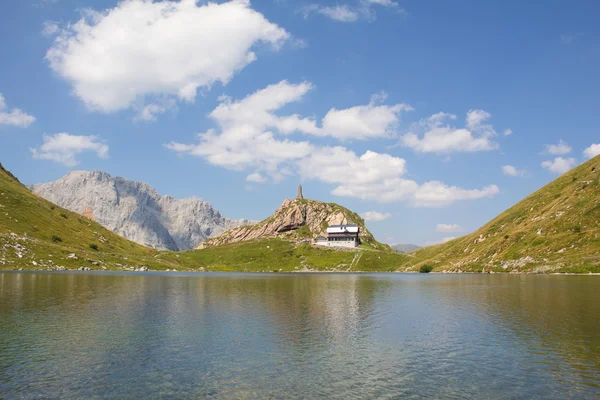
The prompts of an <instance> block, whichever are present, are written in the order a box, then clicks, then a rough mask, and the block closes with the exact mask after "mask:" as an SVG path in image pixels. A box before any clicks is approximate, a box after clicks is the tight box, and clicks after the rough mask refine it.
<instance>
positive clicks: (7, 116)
mask: <svg viewBox="0 0 600 400" xmlns="http://www.w3.org/2000/svg"><path fill="white" fill-rule="evenodd" d="M34 122H35V117H34V116H32V115H29V114H27V113H25V112H23V111H21V110H19V109H18V108H13V109H12V110H10V111H9V110H8V109H7V106H6V100H5V99H4V96H3V95H2V93H0V125H10V126H16V127H19V128H27V127H28V126H29V125H31V124H33V123H34Z"/></svg>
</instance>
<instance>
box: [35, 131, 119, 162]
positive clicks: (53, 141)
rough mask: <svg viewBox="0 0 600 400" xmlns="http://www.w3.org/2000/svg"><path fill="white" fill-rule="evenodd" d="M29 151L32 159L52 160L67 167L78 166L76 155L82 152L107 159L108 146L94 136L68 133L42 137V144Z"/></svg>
mask: <svg viewBox="0 0 600 400" xmlns="http://www.w3.org/2000/svg"><path fill="white" fill-rule="evenodd" d="M30 151H31V153H32V156H33V158H34V159H37V160H52V161H55V162H57V163H60V164H63V165H66V166H67V167H74V166H75V165H77V164H79V161H78V160H77V155H79V154H80V153H83V152H93V153H96V155H97V156H98V157H99V158H108V146H107V145H106V144H104V143H102V142H101V141H100V140H99V139H98V138H97V137H96V136H78V135H70V134H68V133H57V134H56V135H51V136H48V135H44V143H43V144H42V145H41V146H40V147H39V148H37V149H30Z"/></svg>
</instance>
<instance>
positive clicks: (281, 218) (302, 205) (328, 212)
mask: <svg viewBox="0 0 600 400" xmlns="http://www.w3.org/2000/svg"><path fill="white" fill-rule="evenodd" d="M346 224H356V225H358V226H360V235H359V236H360V239H361V242H362V243H364V244H366V245H369V246H372V247H373V248H382V249H383V248H387V246H385V245H382V244H381V243H378V242H377V241H376V240H375V238H374V237H373V235H372V234H371V232H369V231H368V230H367V229H366V227H365V224H364V221H363V219H362V218H361V217H360V216H358V214H356V213H354V212H352V211H350V210H348V209H346V208H344V207H342V206H340V205H338V204H335V203H324V202H321V201H315V200H308V199H303V198H296V199H294V200H291V199H287V200H285V201H284V202H283V204H281V206H280V207H279V208H278V209H277V211H275V213H274V214H273V215H272V216H270V217H269V218H267V219H265V220H263V221H261V222H259V223H257V224H255V225H251V226H242V227H238V228H234V229H231V230H229V231H227V232H225V233H223V234H222V235H221V236H219V237H216V238H213V239H210V240H207V241H206V242H204V243H203V244H202V245H201V246H200V247H201V248H205V247H209V246H219V245H223V244H230V243H237V242H244V241H250V240H257V239H268V238H274V237H280V238H284V239H289V240H292V241H302V240H307V239H313V238H315V237H317V236H318V235H325V231H326V229H327V227H328V226H330V225H346Z"/></svg>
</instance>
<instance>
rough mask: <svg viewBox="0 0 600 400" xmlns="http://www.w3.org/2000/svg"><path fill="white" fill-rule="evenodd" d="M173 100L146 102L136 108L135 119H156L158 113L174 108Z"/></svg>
mask: <svg viewBox="0 0 600 400" xmlns="http://www.w3.org/2000/svg"><path fill="white" fill-rule="evenodd" d="M176 106H177V105H176V103H175V100H173V99H165V100H164V101H162V102H157V103H152V104H146V105H144V106H143V107H141V108H140V109H139V110H138V114H137V115H136V116H135V118H134V120H135V121H156V119H157V118H158V115H160V114H164V113H166V112H167V111H169V110H173V109H175V108H176Z"/></svg>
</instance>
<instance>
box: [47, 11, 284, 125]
mask: <svg viewBox="0 0 600 400" xmlns="http://www.w3.org/2000/svg"><path fill="white" fill-rule="evenodd" d="M288 38H289V34H288V33H287V32H286V31H285V30H284V29H282V28H280V27H279V26H277V25H276V24H274V23H271V22H269V21H268V20H267V19H266V18H265V17H264V16H263V15H262V14H260V13H258V12H256V11H254V10H253V9H252V8H251V7H250V2H249V1H248V0H231V1H228V2H224V3H220V4H217V3H207V4H197V2H196V1H194V0H183V1H178V2H176V1H168V0H163V1H146V0H127V1H121V2H119V3H118V4H117V5H116V6H115V7H114V8H112V9H108V10H105V11H102V12H98V11H93V10H87V11H86V12H85V13H84V17H83V18H82V19H81V20H79V21H78V22H76V23H72V24H69V25H68V27H66V28H65V29H63V30H62V31H61V32H60V34H59V35H58V36H57V37H56V39H55V40H54V44H53V45H52V47H51V48H50V49H49V50H48V52H47V54H46V59H47V60H48V62H49V64H50V67H51V68H52V69H53V70H54V71H55V72H57V73H58V74H59V75H60V76H62V77H63V78H64V79H66V80H68V81H69V82H71V84H72V85H73V92H74V94H75V95H76V96H77V97H78V98H80V99H81V100H82V101H83V102H84V103H85V105H86V106H87V107H88V108H89V109H91V110H95V111H100V112H105V113H109V112H114V111H117V110H123V109H127V108H129V107H131V106H133V105H134V104H139V103H142V104H143V103H145V102H148V103H151V104H155V101H153V100H154V98H155V97H156V96H163V97H164V96H169V97H171V98H177V99H179V100H183V101H187V102H193V101H194V100H195V98H196V93H197V91H198V89H199V88H210V87H211V85H213V84H215V83H217V82H220V83H222V84H227V83H228V82H229V80H230V79H231V78H232V77H233V76H234V75H235V73H237V72H239V71H240V70H242V69H243V68H244V67H245V66H247V65H248V64H249V63H251V62H253V61H254V60H256V58H257V56H256V54H255V53H254V52H253V51H252V49H253V48H254V47H255V46H256V45H258V44H261V43H265V44H268V45H271V46H272V47H273V48H275V49H276V48H278V47H279V46H280V45H281V44H282V43H283V42H284V41H285V40H287V39H288ZM152 115H156V113H154V114H152Z"/></svg>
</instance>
